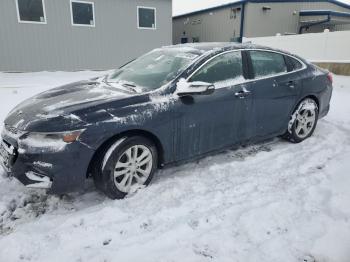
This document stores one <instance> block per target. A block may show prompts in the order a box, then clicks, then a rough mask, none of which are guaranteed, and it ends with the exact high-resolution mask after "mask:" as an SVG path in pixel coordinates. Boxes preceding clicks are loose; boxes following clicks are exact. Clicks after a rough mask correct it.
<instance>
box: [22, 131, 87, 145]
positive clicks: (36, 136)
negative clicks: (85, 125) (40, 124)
mask: <svg viewBox="0 0 350 262" xmlns="http://www.w3.org/2000/svg"><path fill="white" fill-rule="evenodd" d="M83 132H84V130H75V131H67V132H57V133H36V132H31V133H28V135H27V137H26V138H25V139H33V140H37V141H38V142H46V141H57V142H65V143H67V144H70V143H73V142H75V141H77V140H78V139H79V136H80V135H81V134H82V133H83Z"/></svg>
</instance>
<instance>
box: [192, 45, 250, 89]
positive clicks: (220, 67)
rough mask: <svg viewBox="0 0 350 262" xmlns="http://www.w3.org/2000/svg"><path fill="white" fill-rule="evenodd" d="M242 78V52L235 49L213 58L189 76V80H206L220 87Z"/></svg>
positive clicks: (234, 82)
mask: <svg viewBox="0 0 350 262" xmlns="http://www.w3.org/2000/svg"><path fill="white" fill-rule="evenodd" d="M242 80H244V77H243V70H242V54H241V52H239V51H236V52H230V53H226V54H223V55H219V56H217V57H215V58H213V59H212V60H211V61H209V62H208V63H207V64H206V65H204V66H203V67H202V68H201V69H199V71H197V73H196V74H195V75H193V76H192V77H191V79H190V82H195V81H200V82H207V83H212V84H215V85H216V87H220V86H229V85H233V84H236V83H237V82H239V81H242Z"/></svg>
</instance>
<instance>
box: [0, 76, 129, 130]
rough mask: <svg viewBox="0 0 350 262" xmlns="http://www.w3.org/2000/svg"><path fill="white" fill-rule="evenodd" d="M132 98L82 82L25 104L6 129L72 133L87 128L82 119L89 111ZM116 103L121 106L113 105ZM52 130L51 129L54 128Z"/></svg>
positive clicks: (16, 110)
mask: <svg viewBox="0 0 350 262" xmlns="http://www.w3.org/2000/svg"><path fill="white" fill-rule="evenodd" d="M132 97H135V94H132V93H129V92H126V91H123V89H119V88H116V87H110V86H108V85H106V84H105V83H103V82H92V81H82V82H77V83H72V84H69V85H65V86H61V87H58V88H54V89H51V90H48V91H46V92H43V93H41V94H38V95H36V96H34V97H32V98H30V99H28V100H25V101H24V102H22V103H21V104H19V105H18V106H17V107H15V108H14V109H13V110H12V111H11V112H10V113H9V115H8V116H7V118H6V119H5V126H8V127H11V128H15V129H18V130H21V131H37V132H43V131H45V132H46V131H47V132H48V131H49V130H51V129H54V130H72V129H74V128H78V127H81V126H82V125H86V124H89V123H86V122H85V121H84V120H83V119H81V116H83V115H84V113H85V114H87V113H88V112H87V111H89V110H91V108H95V109H98V107H100V106H101V105H104V104H106V103H111V102H114V104H113V105H114V106H122V105H123V104H128V103H130V101H129V102H128V101H127V100H128V99H130V98H132ZM118 101H124V103H120V104H119V105H118V104H115V103H116V102H118ZM53 125H54V127H51V126H53Z"/></svg>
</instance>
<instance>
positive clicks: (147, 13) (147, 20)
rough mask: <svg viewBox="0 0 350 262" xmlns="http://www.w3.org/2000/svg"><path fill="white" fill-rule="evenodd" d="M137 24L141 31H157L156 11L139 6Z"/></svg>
mask: <svg viewBox="0 0 350 262" xmlns="http://www.w3.org/2000/svg"><path fill="white" fill-rule="evenodd" d="M137 24H138V28H139V29H156V9H155V8H153V7H141V6H138V7H137Z"/></svg>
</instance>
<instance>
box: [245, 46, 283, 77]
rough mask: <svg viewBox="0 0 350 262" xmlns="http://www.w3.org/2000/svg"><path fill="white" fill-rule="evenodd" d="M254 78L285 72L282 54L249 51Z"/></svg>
mask: <svg viewBox="0 0 350 262" xmlns="http://www.w3.org/2000/svg"><path fill="white" fill-rule="evenodd" d="M250 57H251V60H252V65H253V70H254V76H255V78H261V77H265V76H270V75H275V74H279V73H283V72H287V65H286V62H285V60H284V56H283V55H281V54H279V53H274V52H267V51H250Z"/></svg>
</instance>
